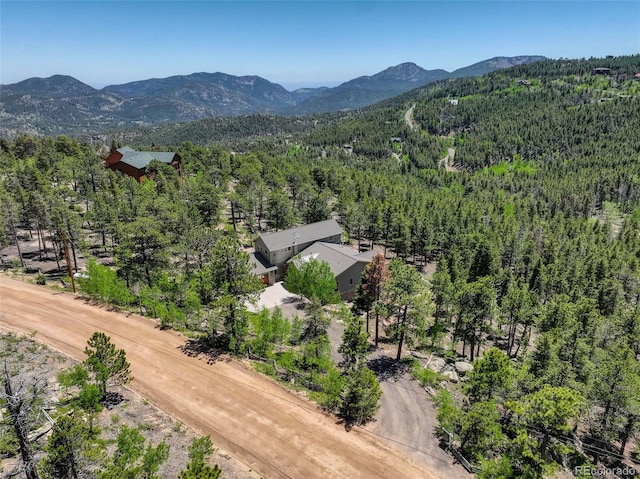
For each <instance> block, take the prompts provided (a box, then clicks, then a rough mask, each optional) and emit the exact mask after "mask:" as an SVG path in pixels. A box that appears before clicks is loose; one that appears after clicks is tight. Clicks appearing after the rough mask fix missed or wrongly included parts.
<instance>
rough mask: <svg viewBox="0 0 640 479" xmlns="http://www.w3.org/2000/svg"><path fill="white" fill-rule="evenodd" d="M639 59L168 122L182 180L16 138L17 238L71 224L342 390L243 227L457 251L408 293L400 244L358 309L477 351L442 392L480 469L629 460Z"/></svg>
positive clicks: (133, 282)
mask: <svg viewBox="0 0 640 479" xmlns="http://www.w3.org/2000/svg"><path fill="white" fill-rule="evenodd" d="M595 68H608V69H610V71H608V72H606V73H605V74H593V73H592V70H594V69H595ZM639 71H640V56H638V55H636V56H631V57H618V58H607V59H591V60H581V61H579V60H571V61H570V60H559V61H545V62H540V63H535V64H531V65H523V66H519V67H515V68H512V69H509V70H504V71H500V72H494V73H491V74H488V75H485V76H483V77H479V78H475V79H456V80H445V81H440V82H437V83H435V84H433V85H430V86H427V87H425V88H422V89H419V90H416V91H413V92H410V93H407V94H404V95H402V96H400V97H397V98H394V99H392V100H387V101H385V102H383V103H382V104H380V105H377V106H375V107H370V108H368V109H366V110H364V111H361V112H354V113H351V114H349V115H348V116H347V115H345V117H343V118H337V117H331V118H329V117H326V123H325V122H320V123H315V122H310V123H307V124H305V123H304V121H303V120H301V122H302V123H301V124H300V125H301V128H300V130H298V128H297V127H295V128H294V127H293V125H290V126H291V129H289V130H288V132H287V134H286V135H284V134H282V135H279V134H278V132H277V131H274V132H273V133H275V134H274V135H273V136H271V137H262V138H261V139H256V138H253V139H251V141H250V142H249V141H243V140H230V141H229V142H228V143H227V144H225V145H224V146H220V145H216V144H215V142H213V141H212V142H211V143H210V144H207V145H206V146H199V145H195V144H194V143H193V142H191V143H190V142H184V143H181V144H179V145H178V144H174V145H163V146H162V148H161V147H160V145H161V144H162V138H161V137H159V136H150V137H148V138H153V141H154V142H155V145H154V146H153V148H156V149H172V150H173V151H176V152H178V153H179V154H180V155H181V156H182V158H183V164H184V178H183V179H180V178H179V177H178V176H177V173H176V171H175V170H173V169H172V168H169V167H167V168H164V167H163V166H162V165H156V166H155V168H156V169H157V170H158V173H157V175H156V178H155V180H154V181H145V182H143V183H142V184H138V183H136V182H135V181H133V180H131V179H130V178H127V177H123V176H121V175H119V174H115V173H113V172H112V171H110V170H106V169H105V168H104V167H103V165H102V163H101V160H100V159H99V158H98V157H97V156H96V153H95V149H94V147H93V146H91V145H88V144H83V143H78V142H76V141H74V140H70V139H68V138H66V137H58V138H43V139H39V138H33V137H29V136H20V137H17V138H15V139H13V140H3V141H2V143H1V144H0V147H1V157H0V167H1V178H2V181H1V183H0V188H1V189H0V197H1V198H2V204H3V205H5V208H3V209H2V212H1V214H0V221H1V222H2V224H1V226H2V228H1V229H0V233H3V234H4V236H2V237H0V240H1V241H2V242H3V244H4V245H9V244H11V243H12V242H15V240H16V237H17V236H18V235H20V234H23V235H26V234H32V235H34V236H38V238H41V244H42V245H43V247H44V248H45V250H44V252H43V253H42V254H44V255H48V254H49V250H51V248H52V247H53V249H54V250H56V251H57V250H58V249H59V248H60V240H61V238H62V235H63V234H64V235H66V236H67V237H70V238H71V239H72V244H73V246H74V248H77V249H79V250H84V251H85V252H86V253H87V254H92V255H94V256H97V257H100V256H102V257H104V258H113V264H112V266H114V267H115V269H116V270H117V276H116V275H112V276H113V277H112V279H110V280H109V281H110V284H111V286H110V289H109V288H107V289H105V290H104V292H100V293H95V295H96V296H100V299H101V300H104V301H108V302H112V303H114V304H116V305H118V306H120V307H131V308H134V307H135V308H139V309H140V310H144V311H145V313H146V314H148V315H150V316H155V317H158V318H160V321H161V324H162V326H163V327H172V328H177V329H188V330H192V331H201V332H204V333H206V334H209V335H211V334H213V333H215V332H219V331H225V333H226V334H227V337H225V339H226V340H227V342H226V346H228V347H230V348H231V350H232V351H236V352H237V351H242V350H243V347H245V346H246V345H252V346H253V347H254V348H255V347H256V344H260V345H261V347H263V349H262V352H263V354H264V355H266V356H268V357H271V358H277V359H278V360H279V361H281V360H283V359H282V358H283V357H284V361H285V362H286V363H287V364H288V365H289V366H291V367H292V368H294V369H296V371H298V372H301V373H304V374H306V376H305V378H307V379H308V380H309V381H311V382H312V383H313V386H312V390H314V391H315V392H316V393H317V394H318V397H319V400H320V401H321V403H322V404H324V405H326V406H327V408H328V409H332V408H333V409H336V407H337V404H334V403H332V401H334V400H335V401H337V398H336V390H337V391H338V392H339V390H340V385H341V383H340V380H339V379H337V378H338V377H340V374H342V373H339V372H337V370H336V368H335V366H333V365H331V361H330V359H329V354H328V351H327V350H326V344H325V343H324V342H323V341H325V340H324V339H319V337H318V336H312V337H311V339H309V341H308V344H309V345H312V346H313V348H312V347H311V346H309V347H305V346H304V345H305V341H306V339H308V338H309V337H306V336H305V335H304V334H302V333H300V332H299V331H298V332H295V331H296V329H295V328H298V330H306V331H308V330H309V329H308V328H309V327H310V325H313V324H316V325H317V324H322V322H323V317H322V314H321V313H318V312H317V311H316V313H317V315H316V316H315V317H314V316H313V314H310V315H309V317H308V318H306V319H305V321H306V323H305V325H306V326H305V328H306V329H305V328H303V327H302V326H301V325H300V324H298V325H297V326H296V325H294V326H293V330H294V332H293V333H292V332H291V331H288V332H287V333H286V334H285V333H282V332H280V334H279V335H278V334H272V335H268V334H263V333H264V329H261V328H264V327H266V326H265V324H266V323H267V322H268V319H269V318H266V319H265V318H262V320H258V319H256V320H255V321H249V320H248V319H247V317H246V316H245V313H244V312H243V307H242V305H243V300H244V299H246V298H248V297H251V295H253V294H255V292H256V291H257V289H258V287H257V286H256V285H255V284H254V282H252V279H251V278H249V277H248V276H247V275H246V268H244V267H243V266H240V267H238V268H239V269H237V270H235V271H233V272H232V274H229V275H227V276H225V275H224V274H221V273H220V272H221V271H226V272H227V273H228V272H229V269H228V268H227V269H225V268H224V267H223V265H225V264H234V265H238V264H240V265H245V266H246V258H245V256H244V255H245V253H243V247H242V245H249V244H250V242H251V240H252V239H253V238H255V236H256V235H257V234H258V233H259V232H261V231H264V230H270V229H282V228H286V227H288V226H291V225H295V224H301V223H308V222H313V221H318V220H323V219H326V218H329V217H331V216H334V217H336V218H337V219H338V220H339V222H340V223H341V224H342V226H343V227H344V229H345V230H346V231H347V233H348V236H349V240H350V241H351V242H354V243H355V242H358V243H360V245H361V246H362V248H363V249H364V248H371V247H375V248H378V249H380V250H381V251H382V252H383V253H384V255H385V256H386V257H387V258H388V259H391V258H400V259H402V260H404V262H406V263H407V264H410V265H413V266H415V267H416V269H418V270H419V271H422V267H423V266H424V265H425V264H437V267H436V268H435V273H434V274H433V275H432V276H430V277H429V280H430V293H431V296H429V295H428V294H423V292H422V291H421V290H420V291H418V290H419V288H418V289H417V290H416V291H418V292H416V294H415V295H413V296H412V297H410V298H406V297H405V298H402V299H399V298H400V296H399V293H398V291H399V290H401V289H402V288H403V287H402V286H399V285H401V284H402V283H401V281H400V279H399V278H400V277H401V276H402V274H404V273H398V271H400V267H399V266H398V264H399V263H397V262H396V263H392V264H393V265H394V266H393V268H392V272H391V278H394V276H393V275H394V274H395V275H396V276H395V278H396V279H394V280H393V281H392V280H389V284H388V285H387V286H386V288H387V289H386V290H385V287H384V286H382V285H381V288H382V290H383V293H382V294H381V295H379V297H378V298H377V299H376V301H374V302H371V301H369V302H367V301H366V299H367V298H366V294H365V293H366V292H365V291H363V292H362V293H361V295H360V297H359V301H357V302H356V308H355V310H356V311H357V312H358V313H362V315H365V314H366V315H367V317H368V315H369V314H370V313H371V314H374V313H375V314H376V315H379V316H381V317H382V321H381V322H382V324H384V325H386V334H385V336H386V337H387V340H389V341H396V342H397V341H402V340H404V341H406V342H407V343H408V345H409V346H410V348H412V349H414V350H424V351H427V352H430V353H434V354H436V355H438V356H441V357H443V358H445V359H447V360H449V361H453V360H457V359H459V358H462V357H466V358H468V359H469V360H471V361H474V360H475V363H474V366H475V368H474V370H473V372H472V373H470V374H469V376H468V378H467V379H466V380H465V381H464V382H463V383H461V385H460V387H459V388H458V389H456V390H455V391H454V393H451V392H449V391H448V390H447V389H442V390H441V392H439V393H438V395H437V399H436V402H437V404H438V405H439V407H440V416H439V419H440V424H441V426H443V427H444V428H445V429H446V430H447V431H448V433H444V432H443V433H442V435H443V437H444V438H445V440H446V441H450V443H451V446H452V447H455V448H456V449H457V450H459V451H460V452H461V453H462V454H463V455H464V456H465V457H467V458H468V459H469V460H470V461H471V462H472V463H473V465H474V466H475V467H476V468H477V471H478V472H477V473H478V477H481V478H516V477H525V478H538V477H544V476H546V475H548V474H550V472H551V471H554V470H559V469H562V468H569V469H572V468H574V467H576V466H587V465H591V464H593V465H600V466H607V467H613V466H621V467H624V465H628V464H632V463H631V462H630V461H631V460H632V458H633V457H635V458H636V460H637V459H638V454H640V450H639V449H638V439H640V303H639V301H640V135H639V134H638V132H640V81H638V80H637V79H635V78H634V75H635V74H636V73H638V72H639ZM194 125H195V124H194ZM306 125H308V126H309V128H303V127H305V126H306ZM178 128H185V127H184V126H182V127H178ZM193 128H195V126H194V127H193ZM296 130H298V131H296ZM177 131H179V129H178V130H177ZM206 131H207V130H206V128H204V127H203V129H202V130H198V131H196V130H195V129H194V130H193V132H192V133H190V134H193V135H196V136H197V138H198V140H205V139H206V138H213V136H211V137H208V136H207V133H206ZM270 133H271V131H270ZM167 138H171V139H173V138H176V137H172V136H168V137H167ZM195 140H196V138H195V137H194V141H195ZM198 142H200V141H198ZM149 143H151V142H149ZM202 143H205V142H204V141H202ZM114 146H116V145H114ZM231 147H233V149H234V150H235V152H234V153H232V152H231V151H230V148H231ZM39 241H40V240H39ZM93 267H94V268H98V269H95V270H94V271H95V274H98V271H99V267H98V266H96V265H94V266H93ZM394 271H395V273H394ZM92 274H93V273H92ZM225 274H226V273H225ZM418 276H419V275H418ZM404 277H411V276H410V275H409V274H408V273H407V274H406V276H404ZM394 288H395V289H394ZM385 291H386V292H385ZM429 297H431V298H432V299H426V298H429ZM411 298H414V303H411ZM415 298H419V300H420V301H422V303H423V304H416V303H415ZM369 299H370V298H369ZM401 301H404V303H403V302H401ZM374 303H375V304H374ZM230 305H231V306H230ZM422 306H425V307H422ZM407 311H409V314H407ZM429 311H431V313H429ZM236 313H237V314H236ZM345 314H346V313H345ZM271 321H272V322H271V323H269V324H270V326H269V327H271V328H275V327H276V326H274V324H276V323H277V322H278V321H280V318H275V319H274V318H272V319H271ZM314 321H315V323H314ZM274 322H275V323H274ZM287 335H289V336H287ZM258 339H260V341H262V342H259V341H258ZM265 342H266V343H268V344H269V346H265ZM285 343H287V344H290V345H294V346H295V345H299V344H300V343H302V346H301V347H300V348H299V349H292V350H287V352H284V353H283V352H282V351H284V349H283V345H284V344H285ZM276 345H277V346H278V347H275V346H276ZM292 351H294V352H292ZM399 355H400V348H399ZM343 374H347V373H346V372H343ZM435 383H436V384H437V381H435ZM336 384H338V387H337V389H336ZM425 434H429V432H425ZM633 454H635V456H633ZM635 467H636V470H638V469H640V466H638V465H637V464H636V465H635ZM583 477H588V476H586V475H585V476H583ZM618 477H632V476H624V475H619V476H618Z"/></svg>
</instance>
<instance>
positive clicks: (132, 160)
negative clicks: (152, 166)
mask: <svg viewBox="0 0 640 479" xmlns="http://www.w3.org/2000/svg"><path fill="white" fill-rule="evenodd" d="M118 153H120V154H121V155H122V158H121V159H120V161H121V162H122V163H126V164H127V165H131V166H133V167H134V168H137V169H139V170H141V169H143V168H145V167H146V166H147V165H149V163H151V161H153V160H158V161H159V162H161V163H167V164H171V163H172V162H173V160H174V159H175V157H176V154H175V153H173V152H162V151H136V150H134V149H132V148H129V147H128V146H125V147H123V148H119V149H118Z"/></svg>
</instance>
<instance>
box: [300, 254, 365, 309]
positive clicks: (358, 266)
mask: <svg viewBox="0 0 640 479" xmlns="http://www.w3.org/2000/svg"><path fill="white" fill-rule="evenodd" d="M376 254H377V252H376V251H375V250H370V251H365V252H364V253H358V252H357V251H356V250H354V249H352V248H349V247H348V246H344V245H341V244H334V243H323V242H317V243H314V244H312V245H311V246H309V247H308V248H306V249H305V250H304V251H302V252H301V253H300V257H299V259H300V260H301V261H305V260H308V259H311V258H313V259H315V260H317V261H326V262H327V263H329V268H331V272H332V273H333V275H334V276H335V277H336V283H337V287H338V292H339V293H340V296H342V299H347V300H349V299H353V297H354V296H355V294H356V287H357V286H358V285H359V284H360V280H361V278H362V272H363V271H364V269H365V267H366V266H367V265H368V264H369V263H370V262H371V260H372V259H373V257H374V256H375V255H376ZM293 261H295V259H293Z"/></svg>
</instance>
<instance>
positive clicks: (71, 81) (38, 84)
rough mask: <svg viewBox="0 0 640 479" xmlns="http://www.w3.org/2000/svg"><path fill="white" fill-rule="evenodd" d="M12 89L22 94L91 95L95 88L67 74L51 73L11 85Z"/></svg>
mask: <svg viewBox="0 0 640 479" xmlns="http://www.w3.org/2000/svg"><path fill="white" fill-rule="evenodd" d="M11 87H12V90H14V91H15V92H16V93H20V94H23V95H36V96H40V95H43V96H56V97H59V96H67V95H91V94H93V93H95V92H96V91H97V90H96V89H95V88H93V87H91V86H89V85H87V84H86V83H82V82H81V81H80V80H76V79H75V78H73V77H72V76H69V75H51V76H50V77H47V78H40V77H33V78H28V79H27V80H23V81H21V82H18V83H14V84H13V85H11Z"/></svg>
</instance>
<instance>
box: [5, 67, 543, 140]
mask: <svg viewBox="0 0 640 479" xmlns="http://www.w3.org/2000/svg"><path fill="white" fill-rule="evenodd" d="M541 60H545V57H543V56H538V55H534V56H531V55H527V56H517V57H495V58H491V59H489V60H485V61H482V62H479V63H476V64H473V65H470V66H468V67H464V68H460V69H458V70H455V71H453V72H448V71H446V70H442V69H438V70H425V69H424V68H421V67H419V66H418V65H416V64H414V63H402V64H400V65H397V66H393V67H389V68H387V69H385V70H383V71H381V72H379V73H377V74H375V75H372V76H362V77H358V78H354V79H353V80H350V81H348V82H345V83H343V84H341V85H339V86H337V87H334V88H327V87H322V88H305V89H299V90H294V91H288V90H286V89H285V88H284V87H282V86H281V85H278V84H275V83H272V82H270V81H268V80H265V79H264V78H261V77H259V76H234V75H228V74H225V73H193V74H191V75H178V76H171V77H168V78H154V79H149V80H141V81H135V82H130V83H125V84H122V85H109V86H106V87H104V88H102V89H100V90H99V89H95V88H93V87H91V86H89V85H87V84H85V83H82V82H81V81H79V80H77V79H75V78H73V77H70V76H66V75H53V76H51V77H49V78H29V79H27V80H24V81H21V82H18V83H14V84H10V85H0V120H1V122H2V126H1V127H0V134H2V135H13V134H16V133H18V132H27V133H35V134H45V135H57V134H73V133H81V132H98V131H107V130H113V129H120V128H130V127H133V126H140V125H154V124H158V123H169V122H182V121H190V120H197V119H202V118H208V117H215V116H239V115H249V114H277V115H290V116H293V115H308V114H314V113H325V112H333V111H341V110H350V109H356V108H361V107H364V106H368V105H371V104H373V103H376V102H378V101H381V100H384V99H386V98H390V97H393V96H396V95H399V94H401V93H404V92H406V91H409V90H411V89H414V88H418V87H420V86H422V85H425V84H427V83H430V82H434V81H438V80H444V79H448V78H460V77H468V76H477V75H482V74H484V73H488V72H491V71H494V70H498V69H502V68H508V67H511V66H515V65H521V64H526V63H532V62H535V61H541Z"/></svg>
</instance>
